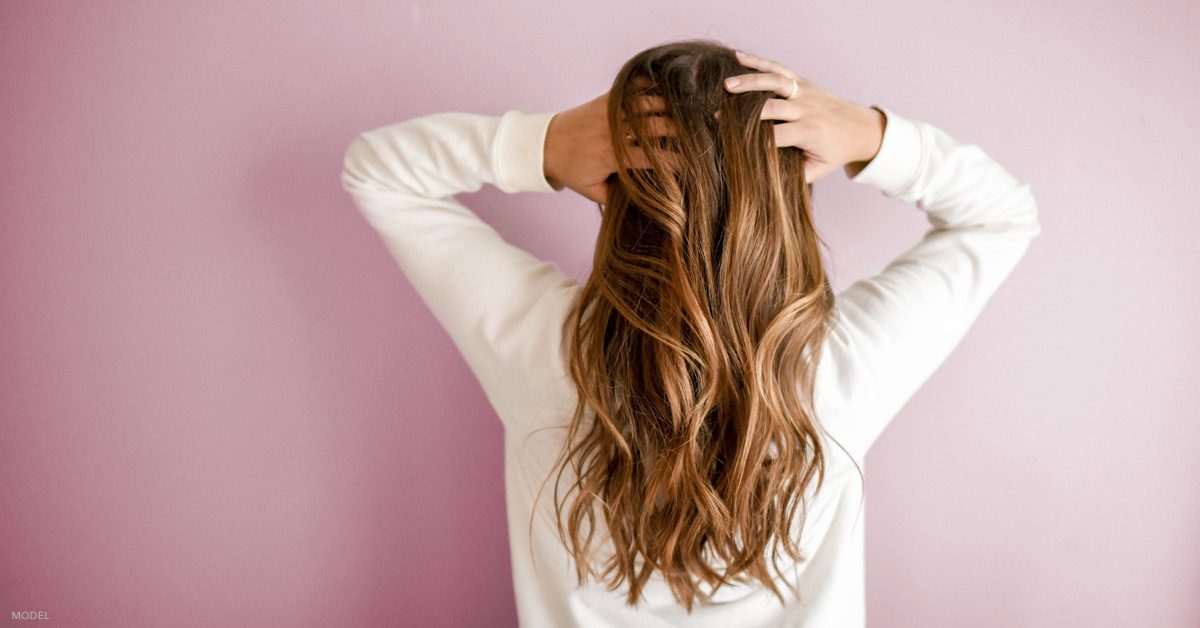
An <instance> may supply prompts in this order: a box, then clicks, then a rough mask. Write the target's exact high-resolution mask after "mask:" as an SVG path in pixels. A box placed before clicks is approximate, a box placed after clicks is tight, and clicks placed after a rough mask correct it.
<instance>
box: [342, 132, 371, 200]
mask: <svg viewBox="0 0 1200 628" xmlns="http://www.w3.org/2000/svg"><path fill="white" fill-rule="evenodd" d="M370 150H371V146H370V145H368V144H367V142H366V139H365V138H364V136H362V133H360V134H359V136H358V137H355V138H354V139H353V140H352V142H350V144H349V145H348V146H347V148H346V152H344V154H343V155H342V177H341V179H342V189H344V190H346V191H347V192H354V191H358V190H362V189H365V187H367V186H368V183H370V179H368V178H367V177H366V173H367V172H368V168H367V166H366V165H367V159H366V157H367V155H368V154H370V152H368V151H370Z"/></svg>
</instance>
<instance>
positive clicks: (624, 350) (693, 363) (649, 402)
mask: <svg viewBox="0 0 1200 628" xmlns="http://www.w3.org/2000/svg"><path fill="white" fill-rule="evenodd" d="M751 71H752V70H750V69H748V68H746V67H745V66H743V65H741V63H739V62H738V60H737V57H736V56H735V55H734V52H733V50H732V49H731V48H728V47H726V46H723V45H721V44H719V43H716V42H711V41H707V40H687V41H677V42H672V43H668V44H665V45H661V46H656V47H654V48H650V49H648V50H645V51H642V52H641V53H639V54H637V55H636V56H634V57H633V58H632V59H630V60H629V61H628V62H627V63H625V65H624V66H623V67H622V68H621V70H620V72H619V73H618V74H617V77H616V79H615V80H614V82H613V86H612V89H611V91H610V92H609V110H608V115H609V123H610V128H611V129H612V134H613V145H614V148H615V150H616V156H617V160H618V163H619V165H620V168H618V171H617V172H616V173H615V174H614V175H613V176H612V177H611V178H610V181H609V186H608V188H609V193H608V198H607V202H606V203H604V204H603V205H602V208H601V211H602V219H601V226H600V233H599V236H598V241H597V245H596V253H595V258H594V260H593V269H592V273H591V276H590V277H589V278H588V280H587V281H586V282H585V284H584V285H583V286H582V287H581V289H580V291H579V295H578V300H577V301H576V302H575V303H574V305H573V307H572V310H571V311H570V315H569V316H568V317H567V320H566V321H565V322H564V329H563V332H564V339H565V342H566V343H567V347H568V354H569V359H568V368H569V371H570V375H571V378H572V379H573V380H574V382H575V384H576V386H577V388H578V390H579V404H578V406H577V407H576V411H575V414H574V416H573V418H572V421H571V426H570V429H569V431H568V436H567V442H566V446H565V447H564V450H563V452H562V455H561V456H560V458H559V462H558V465H557V467H558V475H559V477H561V475H562V472H563V471H564V470H565V469H566V468H567V466H570V467H571V468H572V469H573V470H574V471H575V474H576V476H577V481H575V482H573V484H572V485H571V487H570V489H571V490H569V491H568V492H567V494H566V495H564V496H562V497H561V498H560V496H559V493H558V483H557V481H556V483H555V508H556V513H557V514H558V516H559V529H560V533H563V532H564V529H563V528H564V526H563V523H564V522H563V519H562V513H563V509H564V507H565V506H566V498H568V497H570V496H571V494H574V495H575V499H574V500H571V503H570V505H569V508H568V509H567V518H566V526H565V528H566V529H565V534H562V537H563V542H564V544H566V545H567V546H568V549H569V550H570V551H571V552H572V554H573V555H574V557H575V563H576V567H577V573H578V575H579V579H580V582H581V583H582V582H583V581H584V580H585V578H586V577H587V576H588V575H595V576H597V577H599V578H600V579H603V580H605V581H607V582H608V584H609V587H610V588H611V589H614V590H615V589H616V588H617V587H619V586H620V585H621V584H622V583H623V582H626V581H627V582H628V597H627V599H628V602H629V603H630V604H632V605H636V604H637V602H638V600H639V597H640V594H641V590H642V588H643V586H644V584H645V582H646V580H647V578H649V576H650V575H651V573H652V572H653V571H658V572H659V573H660V574H661V575H662V577H663V578H665V579H666V581H667V583H668V584H669V585H670V587H671V589H672V591H673V592H674V594H675V596H676V598H677V599H678V600H679V602H680V603H681V604H682V605H684V606H685V607H686V608H687V609H688V610H689V611H690V610H691V608H692V605H693V602H694V601H695V600H696V599H699V600H700V602H701V603H707V602H708V601H709V597H708V596H707V595H706V594H705V593H704V592H703V591H701V590H700V588H698V586H697V585H698V584H699V583H700V582H704V583H706V584H707V585H708V588H710V589H711V590H713V591H715V590H716V589H717V588H718V587H719V586H721V585H722V584H724V583H730V582H745V581H748V580H758V581H760V582H761V583H762V584H763V586H765V587H767V588H769V589H770V590H772V591H773V592H774V593H775V594H776V595H777V596H779V598H780V599H781V600H782V599H783V598H782V595H781V594H780V592H779V590H778V588H777V587H776V581H775V579H774V578H773V577H772V575H771V573H770V571H769V570H768V568H767V560H766V557H767V553H768V551H770V554H771V556H772V561H774V557H775V556H777V551H778V550H777V549H776V548H777V547H779V546H782V548H783V549H784V551H785V552H787V554H788V555H790V556H791V557H792V559H793V560H797V561H799V560H803V559H804V558H805V557H803V556H802V555H801V553H800V551H799V547H798V539H794V538H792V534H791V532H792V530H793V523H794V521H795V519H796V517H797V515H799V517H800V518H801V519H802V518H803V512H804V510H805V508H804V506H805V505H804V503H803V492H804V490H805V488H806V487H807V486H808V485H809V484H810V483H811V482H814V481H815V482H816V483H817V486H818V487H819V486H820V484H821V482H822V481H823V479H824V470H825V456H824V452H823V450H822V446H821V442H820V439H819V437H818V429H819V424H818V423H817V420H816V417H815V415H814V411H813V404H812V386H813V376H814V372H815V366H816V360H817V359H818V357H819V356H818V353H819V351H820V347H821V344H822V342H823V340H824V337H825V335H826V329H827V328H826V323H827V320H828V318H829V314H830V311H831V310H832V307H833V293H832V291H831V288H830V284H829V281H828V279H827V277H826V275H825V271H824V268H823V265H822V260H821V254H820V246H821V245H822V244H823V242H821V240H820V238H819V236H818V234H817V233H816V230H815V229H814V227H813V224H812V220H811V187H810V186H809V185H808V184H807V183H806V182H805V180H804V168H803V164H804V155H803V153H802V151H800V150H799V149H796V148H790V147H789V148H784V149H779V148H777V147H776V146H775V139H774V133H773V130H772V126H773V124H774V122H772V121H769V120H767V121H764V120H760V119H759V116H760V112H761V110H762V107H763V103H764V102H765V101H766V100H767V99H768V98H771V97H772V94H770V93H768V92H765V91H748V92H743V93H736V94H735V93H729V92H728V91H726V90H725V88H724V86H723V81H724V79H726V78H728V77H730V76H735V75H739V74H746V73H748V72H751ZM646 96H654V97H659V98H660V99H661V102H662V103H663V107H662V108H661V110H660V111H658V112H650V111H648V110H647V109H646V107H645V106H644V105H643V103H644V102H645V98H644V97H646ZM653 115H666V116H669V117H670V119H671V121H672V122H673V123H674V127H675V129H676V132H675V133H674V134H673V135H671V136H670V137H656V136H655V133H654V132H653V130H652V128H651V123H652V122H653V119H652V116H653ZM627 133H632V134H633V137H634V138H635V139H636V141H637V142H638V144H639V145H640V146H641V148H642V149H643V150H644V151H645V154H646V157H647V158H648V160H649V163H650V167H641V168H638V167H634V166H633V165H632V164H633V160H632V159H631V156H630V155H629V154H628V152H627V148H626V147H625V144H624V142H623V141H622V140H623V139H624V138H625V137H626V134H627ZM643 166H644V164H643ZM585 408H587V409H591V410H592V411H594V414H595V416H594V418H589V417H587V416H586V413H585ZM597 515H599V516H600V517H602V519H603V522H604V524H605V526H606V527H607V529H608V532H609V535H610V540H611V543H612V549H613V550H614V552H615V553H614V554H613V555H612V557H611V558H610V559H609V560H608V561H607V562H606V563H605V564H604V565H603V566H602V569H597V568H596V567H595V566H593V565H592V564H590V561H589V556H590V546H591V542H592V536H593V534H592V532H593V530H594V529H595V527H596V516H597ZM714 560H715V561H719V562H720V563H722V564H723V566H722V567H720V568H716V567H714V566H713V565H712V562H713V561H714ZM778 570H779V568H778V566H776V572H778Z"/></svg>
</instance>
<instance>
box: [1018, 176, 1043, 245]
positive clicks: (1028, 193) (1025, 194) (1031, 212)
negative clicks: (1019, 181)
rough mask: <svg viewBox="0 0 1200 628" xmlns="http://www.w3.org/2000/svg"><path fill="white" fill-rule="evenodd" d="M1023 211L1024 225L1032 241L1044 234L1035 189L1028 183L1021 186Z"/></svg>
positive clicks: (1021, 214) (1021, 213)
mask: <svg viewBox="0 0 1200 628" xmlns="http://www.w3.org/2000/svg"><path fill="white" fill-rule="evenodd" d="M1021 191H1022V196H1021V203H1022V206H1021V211H1020V214H1019V215H1020V216H1021V217H1022V224H1023V225H1024V226H1025V228H1026V232H1027V234H1028V236H1029V238H1030V239H1033V238H1036V237H1037V236H1038V235H1039V234H1040V233H1041V232H1042V223H1041V220H1040V218H1039V216H1038V205H1037V199H1035V198H1034V197H1033V188H1032V186H1031V185H1030V184H1028V183H1026V184H1024V185H1022V186H1021Z"/></svg>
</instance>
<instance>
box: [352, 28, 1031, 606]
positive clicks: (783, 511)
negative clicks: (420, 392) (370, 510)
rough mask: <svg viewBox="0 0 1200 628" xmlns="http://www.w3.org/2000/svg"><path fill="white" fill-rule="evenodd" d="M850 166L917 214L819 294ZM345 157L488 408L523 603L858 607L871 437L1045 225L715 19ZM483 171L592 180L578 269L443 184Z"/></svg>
mask: <svg viewBox="0 0 1200 628" xmlns="http://www.w3.org/2000/svg"><path fill="white" fill-rule="evenodd" d="M735 83H736V84H735ZM838 168H841V169H842V170H843V171H844V172H845V174H846V175H847V176H848V177H849V178H850V180H852V181H854V182H856V183H862V184H866V185H868V186H871V187H873V188H875V189H878V190H879V191H880V192H882V193H883V194H885V195H887V196H888V197H890V198H893V199H896V200H898V201H901V202H903V203H905V204H907V205H908V206H915V207H916V208H917V209H919V210H920V211H922V212H923V214H924V216H925V218H926V219H927V220H928V222H929V224H930V229H929V230H928V231H926V232H925V234H924V236H923V237H922V238H921V240H920V241H919V242H917V243H916V244H914V245H913V246H912V247H911V248H909V249H908V250H907V251H905V252H904V253H903V254H901V255H900V256H899V257H897V258H896V259H895V260H894V261H892V262H891V263H890V264H888V265H887V267H886V268H884V269H883V270H882V271H880V272H879V273H878V274H876V275H874V276H871V277H867V278H864V279H861V280H859V281H857V282H855V283H853V284H852V285H851V286H849V287H848V288H846V289H845V290H844V291H842V292H841V293H838V294H836V295H835V294H833V291H832V290H831V288H830V283H829V281H828V279H827V277H826V274H825V270H824V267H823V265H822V258H821V254H820V250H819V246H820V245H821V244H822V241H821V240H820V238H819V236H818V234H817V232H816V230H815V229H814V227H813V223H812V216H811V209H812V208H811V199H812V196H811V182H812V181H814V180H817V179H819V178H821V177H823V176H824V175H826V174H828V173H830V172H832V171H834V170H836V169H838ZM342 182H343V184H344V186H345V188H346V189H347V190H348V191H349V192H350V193H351V194H352V195H353V197H354V200H355V203H356V204H357V206H358V207H359V208H360V209H361V211H362V212H363V214H364V215H365V217H366V219H367V220H368V221H369V222H370V223H371V224H372V226H374V227H375V228H376V229H377V230H378V232H379V234H380V235H381V236H382V238H383V240H384V241H385V243H386V244H387V246H388V247H389V249H390V251H391V253H392V254H393V256H394V257H395V259H396V261H397V262H398V263H399V265H400V267H401V268H402V269H403V271H404V272H405V274H406V275H407V276H408V278H409V279H410V281H412V283H413V285H414V287H415V288H416V290H417V292H418V293H419V294H420V295H421V297H422V298H423V299H424V300H425V302H426V303H427V304H428V306H429V307H430V309H431V310H432V312H433V314H434V315H435V316H436V317H437V319H438V321H439V322H440V323H441V324H442V325H443V326H444V327H445V329H446V330H447V332H448V333H449V334H450V336H451V338H452V339H453V341H454V343H455V345H456V346H457V347H458V349H459V350H460V351H461V352H462V355H463V356H464V358H465V359H466V361H467V363H468V364H469V365H470V367H471V369H472V371H473V372H474V373H475V374H476V375H477V377H478V378H479V381H480V383H481V385H482V387H483V390H484V392H485V393H486V395H487V397H488V399H489V400H490V402H491V403H492V405H493V407H494V408H495V410H496V412H497V414H498V415H499V417H500V419H501V420H502V421H503V423H504V426H505V445H506V446H505V457H506V476H505V482H506V491H507V499H508V516H509V538H510V543H511V550H512V553H511V558H512V561H513V583H514V587H515V589H516V596H517V608H518V614H519V618H520V622H521V625H522V626H556V627H563V626H836V627H847V626H862V625H864V624H865V598H864V574H863V527H862V520H861V516H860V515H861V506H862V503H861V498H862V493H861V487H862V484H861V479H862V478H861V467H862V463H863V459H864V457H865V455H866V452H867V450H868V449H869V448H870V446H871V444H872V443H873V442H874V441H875V439H876V438H877V437H878V435H879V433H880V432H881V431H882V430H883V428H884V427H885V425H886V424H887V422H888V421H889V420H890V419H891V418H892V417H893V416H894V415H895V414H896V413H897V412H898V411H899V409H900V408H901V407H902V406H903V405H904V403H905V402H906V401H907V400H908V399H909V398H910V397H911V395H912V394H913V393H914V392H915V391H916V389H917V388H918V387H919V386H920V385H921V384H922V383H923V382H924V381H925V380H926V379H927V378H928V377H929V375H930V374H931V373H932V372H933V370H934V369H936V368H937V366H938V365H939V364H940V363H941V362H942V361H943V360H944V359H945V358H946V356H947V355H948V354H949V352H950V351H951V350H952V349H953V347H954V346H955V345H956V344H957V343H958V341H959V340H960V339H961V338H962V336H963V335H964V334H965V332H966V331H967V329H968V327H969V326H970V325H971V323H972V322H973V321H974V320H975V318H976V317H977V315H978V314H979V312H980V310H981V308H982V307H983V306H984V304H985V303H986V302H987V301H988V299H989V298H990V296H991V295H992V294H993V293H994V291H995V290H996V288H997V287H998V285H999V284H1000V283H1001V282H1002V281H1003V280H1004V278H1005V277H1006V276H1007V275H1008V274H1009V272H1010V271H1011V270H1012V268H1013V267H1014V266H1015V265H1016V263H1017V261H1018V260H1019V259H1020V258H1021V256H1022V255H1023V254H1024V252H1025V250H1026V249H1027V247H1028V244H1029V242H1030V240H1031V239H1032V238H1033V237H1035V236H1036V235H1037V234H1038V233H1039V232H1040V227H1039V224H1038V221H1037V208H1036V205H1035V203H1034V199H1033V196H1032V195H1031V193H1030V187H1029V185H1028V184H1024V183H1021V182H1019V181H1018V180H1016V179H1015V178H1014V177H1013V176H1012V175H1010V174H1009V173H1008V172H1006V171H1005V170H1004V169H1003V168H1002V167H1001V166H999V165H998V164H996V163H995V162H994V161H992V160H991V159H990V158H989V157H988V156H987V155H986V154H985V153H984V152H983V151H982V150H980V149H979V148H978V147H975V146H973V145H970V144H965V143H960V142H957V141H955V140H954V139H952V138H951V137H950V136H949V135H947V134H946V133H945V132H943V131H941V130H939V129H938V128H936V127H934V126H932V125H930V124H928V123H924V122H919V121H916V120H913V119H909V118H905V117H902V116H900V115H898V114H897V113H895V112H893V111H891V110H890V109H887V108H884V107H881V106H874V105H873V106H871V107H864V106H861V105H857V104H854V103H851V102H849V101H846V100H843V99H841V98H838V97H837V96H834V95H833V94H830V93H828V92H826V91H824V90H822V89H821V88H819V87H817V86H816V85H814V84H812V83H811V82H810V81H807V80H805V79H803V78H801V77H800V76H798V75H796V74H795V73H794V72H793V71H791V70H790V69H788V68H786V67H784V66H783V65H781V64H779V63H776V62H773V61H770V60H767V59H763V58H760V57H756V56H753V55H743V54H741V53H735V51H733V50H731V49H729V48H727V47H725V46H723V45H720V44H719V43H716V42H711V41H708V40H687V41H678V42H672V43H668V44H665V45H662V46H657V47H654V48H651V49H649V50H646V51H643V52H641V53H639V54H638V55H636V56H635V57H633V58H632V59H630V60H629V61H628V62H627V63H626V64H625V65H624V67H623V68H622V69H621V70H620V72H619V73H618V74H617V77H616V79H615V80H614V82H613V85H612V89H611V90H610V91H609V92H607V93H606V94H603V95H601V96H600V97H598V98H596V99H594V100H591V101H589V102H587V103H585V104H583V105H580V106H578V107H576V108H573V109H570V110H568V111H564V112H561V113H527V112H523V111H517V110H513V111H508V112H506V113H505V114H503V115H502V116H497V117H493V116H486V115H479V114H471V113H461V112H448V113H439V114H433V115H427V116H422V117H418V118H414V119H411V120H408V121H405V122H400V123H397V124H393V125H390V126H385V127H382V128H379V129H375V130H373V131H369V132H366V133H363V134H362V135H361V136H359V137H358V138H356V139H355V141H354V142H353V143H352V144H351V145H350V147H349V149H348V151H347V153H346V158H345V168H344V171H343V174H342ZM485 183H489V184H492V185H494V186H496V187H498V188H499V189H501V190H503V191H505V192H509V193H516V192H555V191H559V190H561V189H563V188H570V189H572V190H574V191H576V192H578V193H579V194H582V195H583V196H585V197H587V198H589V199H591V200H593V201H595V202H597V203H598V204H599V207H600V210H601V212H602V219H601V226H600V233H599V236H598V238H597V244H596V252H595V257H594V261H593V268H592V272H591V274H590V276H589V277H588V279H587V280H586V281H585V282H584V283H583V284H582V285H580V284H579V282H577V281H575V280H573V279H571V278H568V277H566V276H564V275H563V273H562V272H560V270H559V269H558V267H557V266H555V265H554V264H551V263H548V262H544V261H541V260H539V259H537V258H535V257H533V256H531V255H530V254H528V253H527V252H525V251H523V250H521V249H520V248H517V247H515V246H513V245H511V244H509V243H507V242H506V241H504V240H503V239H502V238H501V237H500V236H499V235H498V234H497V233H496V231H494V230H493V229H492V228H491V227H490V226H488V225H487V224H486V223H484V222H483V221H482V220H480V219H479V218H478V217H477V216H476V215H475V214H474V213H473V212H472V211H471V210H469V209H468V208H466V207H465V206H463V205H462V204H460V203H459V202H457V201H456V200H455V198H454V195H455V194H457V193H460V192H472V191H476V190H478V189H479V188H480V187H481V186H482V185H483V184H485ZM551 480H553V482H551ZM548 483H549V484H548ZM548 486H553V487H554V490H553V492H552V494H553V499H542V497H543V489H546V488H547V487H548Z"/></svg>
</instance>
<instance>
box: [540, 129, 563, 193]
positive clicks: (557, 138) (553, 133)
mask: <svg viewBox="0 0 1200 628" xmlns="http://www.w3.org/2000/svg"><path fill="white" fill-rule="evenodd" d="M561 117H562V116H561V115H559V114H557V113H556V114H554V115H553V116H551V118H550V124H549V125H548V126H547V128H546V141H545V144H544V145H543V146H542V174H543V175H544V176H545V177H546V181H547V182H548V183H549V184H550V186H551V187H553V188H555V189H559V190H561V189H562V188H563V184H562V178H561V176H560V174H559V166H560V164H561V163H562V158H561V157H560V153H561V151H562V137H561V135H562V120H561V119H560V118H561Z"/></svg>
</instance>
